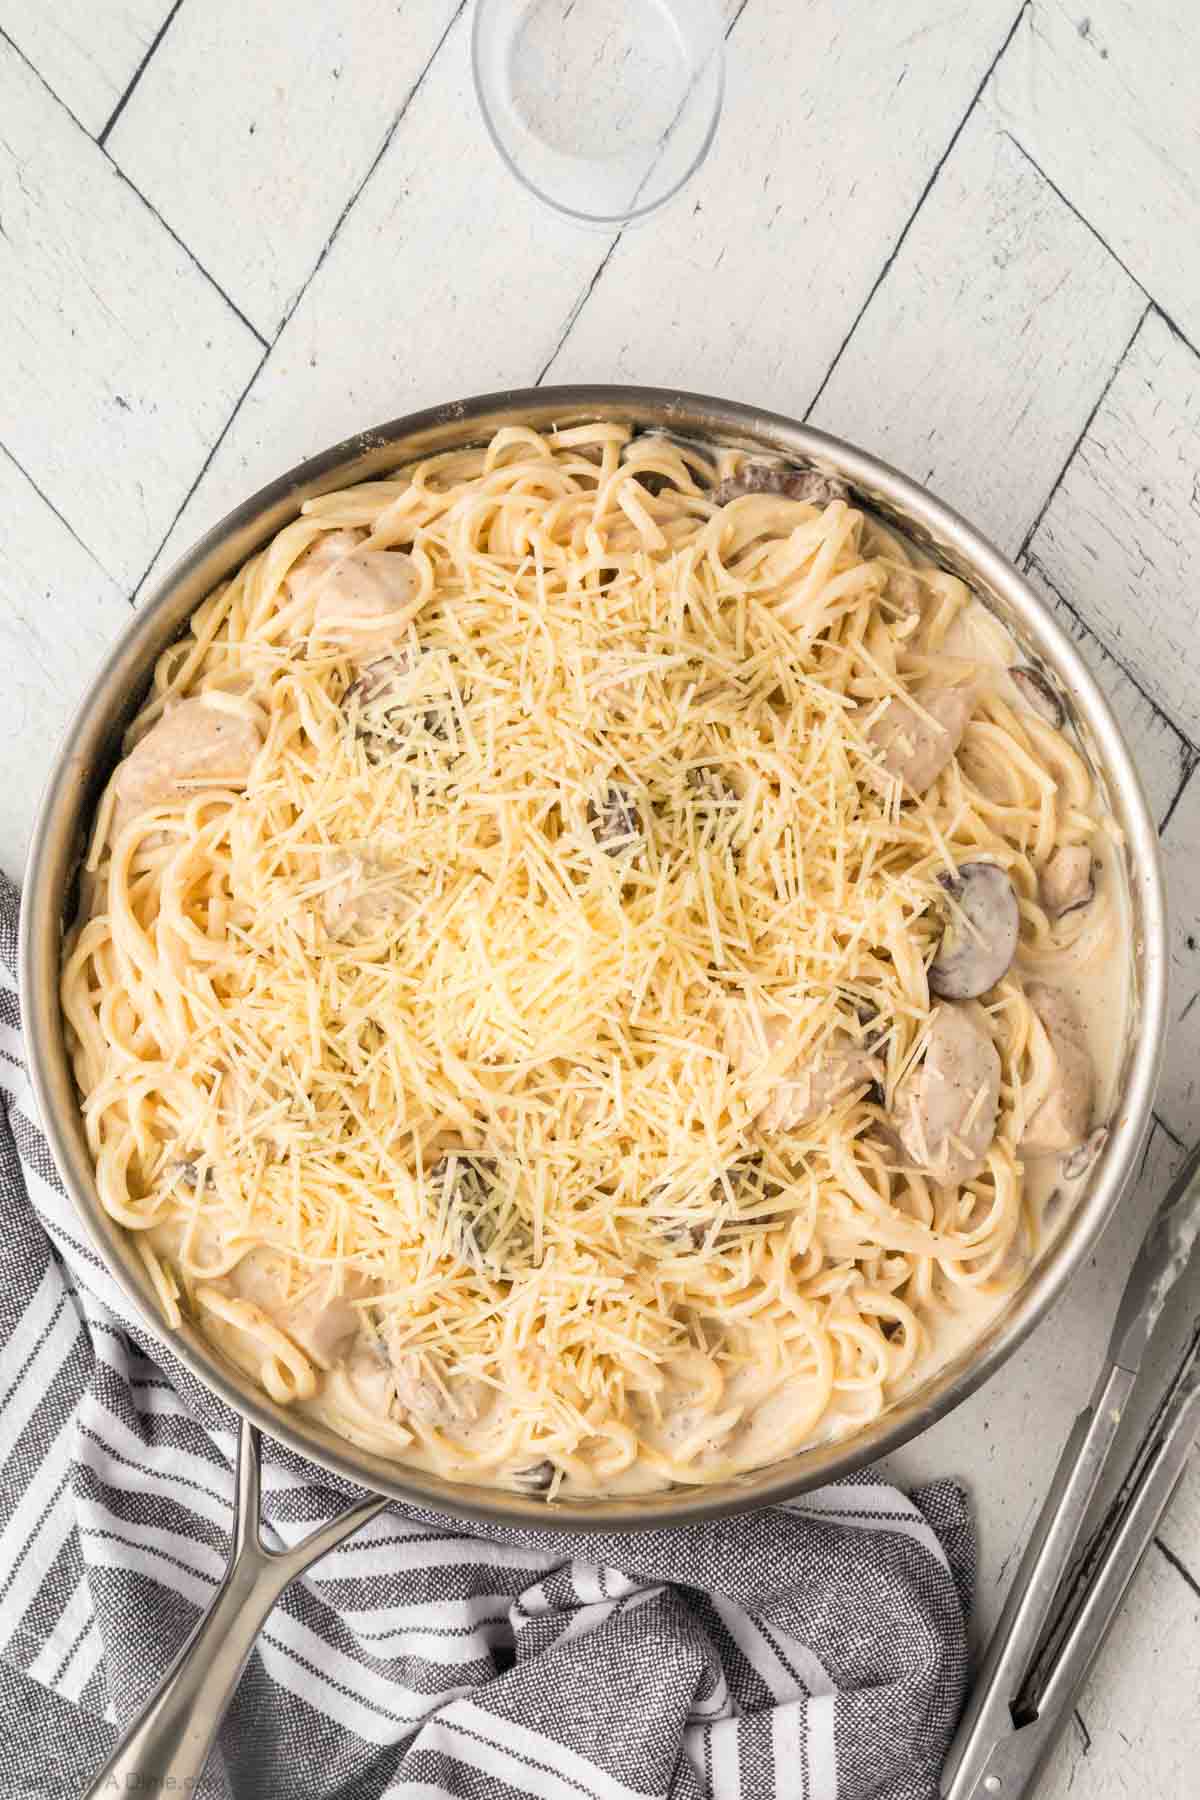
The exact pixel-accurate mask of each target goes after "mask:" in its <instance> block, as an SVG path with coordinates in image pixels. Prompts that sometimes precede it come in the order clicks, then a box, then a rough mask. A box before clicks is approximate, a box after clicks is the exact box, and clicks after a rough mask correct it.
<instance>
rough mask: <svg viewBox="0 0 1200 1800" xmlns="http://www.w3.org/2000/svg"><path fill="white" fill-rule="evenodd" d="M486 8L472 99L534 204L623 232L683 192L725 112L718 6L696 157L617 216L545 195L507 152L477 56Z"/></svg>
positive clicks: (475, 32) (483, 6)
mask: <svg viewBox="0 0 1200 1800" xmlns="http://www.w3.org/2000/svg"><path fill="white" fill-rule="evenodd" d="M488 6H489V0H478V3H477V5H476V7H475V14H474V17H473V19H472V21H471V81H472V84H473V86H474V88H475V99H476V102H477V103H478V106H479V113H480V117H481V118H482V120H483V124H484V129H485V130H486V132H487V134H488V137H489V138H490V139H491V142H492V145H493V147H494V148H495V150H496V153H497V155H498V156H499V157H500V160H501V162H502V163H503V164H504V166H505V168H506V169H507V170H508V171H509V173H510V174H512V175H514V176H515V177H516V179H517V181H518V182H519V183H520V185H521V186H522V187H523V188H524V189H525V191H526V193H528V194H532V195H533V196H534V198H535V199H536V200H540V201H541V203H542V205H543V206H548V207H549V208H550V210H551V212H555V213H557V214H558V216H559V217H560V218H563V219H570V220H572V221H573V222H574V223H576V224H579V225H602V226H603V225H607V226H616V227H619V228H623V227H624V226H626V225H632V224H634V223H636V222H637V221H638V220H639V219H647V218H649V217H650V215H651V214H652V213H656V212H658V211H659V209H660V208H661V207H664V206H666V205H667V203H668V201H670V200H673V199H674V198H675V196H676V194H678V193H679V192H680V190H681V189H682V188H684V187H686V186H687V184H688V182H689V181H690V180H691V179H692V176H693V175H694V174H695V173H696V171H697V169H699V168H700V167H701V165H702V164H703V163H704V162H705V160H706V159H707V157H708V153H709V151H710V150H711V149H712V146H713V140H714V138H715V137H716V135H717V127H718V126H719V124H720V123H721V114H722V112H723V111H724V106H725V26H724V22H723V20H722V17H721V12H720V8H719V7H718V6H716V5H714V6H713V20H714V26H715V30H714V41H713V47H712V51H711V52H710V54H711V55H712V56H714V57H715V58H716V63H717V68H716V93H715V95H714V97H713V105H712V113H711V117H710V118H709V121H708V124H707V125H706V127H705V131H704V136H703V138H702V139H701V140H700V144H699V146H698V148H697V150H696V153H695V155H694V156H693V157H692V159H691V161H690V162H689V163H688V165H687V167H686V169H684V171H683V173H682V174H681V175H680V176H679V177H678V178H677V179H676V180H675V181H673V182H672V183H671V186H670V187H669V188H667V189H666V191H665V192H664V193H662V194H659V195H658V196H657V197H656V198H655V199H653V200H650V201H648V202H647V203H646V205H645V206H631V207H628V208H625V209H624V210H623V211H620V212H587V211H584V210H583V209H582V208H581V207H577V206H569V205H568V204H567V203H566V202H565V201H563V200H557V199H555V197H554V195H553V194H550V193H547V191H546V189H545V188H543V187H540V186H539V185H538V183H537V182H536V181H533V180H531V179H530V177H529V176H528V175H527V174H526V173H525V171H524V170H523V169H522V168H521V166H520V164H519V163H518V162H517V161H516V159H515V157H514V156H513V155H512V154H511V152H510V151H509V149H508V148H507V146H506V144H505V143H504V140H503V138H502V137H501V135H500V133H499V131H498V129H497V127H496V121H495V118H494V116H493V113H492V109H491V107H490V106H489V104H488V98H487V92H486V90H485V86H484V81H483V76H482V73H481V63H482V58H481V55H480V38H481V33H482V27H481V24H480V21H481V20H482V19H483V18H484V16H485V14H486V13H487V11H488Z"/></svg>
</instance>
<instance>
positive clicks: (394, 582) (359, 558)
mask: <svg viewBox="0 0 1200 1800" xmlns="http://www.w3.org/2000/svg"><path fill="white" fill-rule="evenodd" d="M419 586H420V582H419V579H418V576H417V570H416V565H415V563H414V562H413V560H412V557H411V556H406V555H405V553H404V551H403V550H352V551H350V553H349V554H348V555H346V556H341V557H339V558H338V560H337V561H336V562H335V563H334V564H333V565H332V567H331V568H330V569H329V570H328V572H327V573H326V574H325V576H324V578H323V580H322V581H321V584H320V587H319V588H318V590H317V602H316V608H315V611H314V613H313V624H312V631H311V632H310V634H309V642H310V644H311V645H312V646H313V648H314V649H316V650H323V649H336V650H343V651H345V653H346V656H347V658H348V660H349V661H350V662H353V663H359V664H362V663H370V662H373V661H374V660H375V659H376V658H377V657H382V656H385V655H386V654H387V652H388V651H389V650H392V649H394V647H395V645H396V643H397V642H398V640H399V639H400V638H401V637H402V636H403V635H404V632H405V630H406V628H407V626H408V624H409V622H410V620H411V619H412V617H413V613H414V603H415V601H416V596H417V592H418V589H419Z"/></svg>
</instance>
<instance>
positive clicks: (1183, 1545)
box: [1158, 1308, 1200, 1588]
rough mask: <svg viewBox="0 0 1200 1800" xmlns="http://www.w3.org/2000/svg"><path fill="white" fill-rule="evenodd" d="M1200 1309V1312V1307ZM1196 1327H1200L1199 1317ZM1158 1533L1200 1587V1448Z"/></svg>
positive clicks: (1193, 1456)
mask: <svg viewBox="0 0 1200 1800" xmlns="http://www.w3.org/2000/svg"><path fill="white" fill-rule="evenodd" d="M1197 1311H1198V1312H1200V1308H1197ZM1197 1327H1198V1328H1200V1318H1198V1319H1197ZM1158 1536H1159V1541H1160V1542H1161V1543H1162V1544H1164V1545H1165V1546H1166V1548H1167V1549H1168V1550H1169V1551H1170V1553H1171V1555H1172V1556H1173V1557H1175V1558H1176V1560H1177V1561H1178V1562H1179V1563H1181V1564H1182V1565H1183V1568H1184V1570H1185V1572H1186V1574H1187V1575H1188V1576H1190V1578H1191V1579H1192V1580H1193V1581H1195V1582H1196V1584H1197V1587H1198V1588H1200V1557H1198V1556H1197V1555H1196V1546H1197V1545H1198V1544H1200V1449H1197V1450H1193V1452H1192V1458H1191V1461H1190V1462H1189V1464H1188V1466H1187V1468H1186V1469H1185V1470H1184V1472H1183V1480H1182V1481H1181V1482H1180V1483H1179V1486H1178V1487H1177V1488H1176V1490H1175V1498H1174V1499H1173V1500H1172V1502H1171V1510H1170V1512H1169V1513H1168V1514H1167V1516H1166V1518H1165V1519H1164V1520H1163V1523H1162V1529H1161V1530H1160V1532H1159V1534H1158Z"/></svg>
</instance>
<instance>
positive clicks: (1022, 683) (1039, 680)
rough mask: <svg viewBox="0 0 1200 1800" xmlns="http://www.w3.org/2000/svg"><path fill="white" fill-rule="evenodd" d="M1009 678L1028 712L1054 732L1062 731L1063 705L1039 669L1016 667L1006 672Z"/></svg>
mask: <svg viewBox="0 0 1200 1800" xmlns="http://www.w3.org/2000/svg"><path fill="white" fill-rule="evenodd" d="M1008 673H1009V678H1010V680H1011V681H1012V683H1013V686H1014V687H1015V688H1016V690H1017V692H1018V693H1019V694H1020V696H1021V698H1022V700H1023V701H1024V702H1025V704H1026V706H1027V707H1028V708H1029V710H1030V712H1032V713H1036V714H1037V716H1038V718H1039V719H1043V720H1044V721H1045V723H1046V724H1047V725H1053V727H1054V729H1055V730H1056V731H1061V730H1062V723H1063V718H1064V716H1065V715H1064V712H1063V703H1062V701H1061V700H1060V699H1059V697H1058V695H1057V694H1056V693H1055V691H1054V689H1053V687H1052V686H1051V685H1050V681H1049V678H1048V677H1047V676H1045V675H1043V674H1042V672H1041V670H1040V669H1031V668H1028V667H1017V668H1015V669H1010V670H1009V671H1008Z"/></svg>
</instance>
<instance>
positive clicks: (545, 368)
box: [533, 0, 750, 387]
mask: <svg viewBox="0 0 1200 1800" xmlns="http://www.w3.org/2000/svg"><path fill="white" fill-rule="evenodd" d="M749 4H750V0H742V4H741V5H740V6H739V7H738V9H737V11H736V12H735V13H734V15H733V17H732V19H730V21H729V23H728V25H727V26H726V27H725V42H726V43H728V42H729V40H730V38H731V37H732V36H733V31H734V27H735V26H736V24H737V22H738V20H739V19H740V18H741V16H742V14H743V13H744V12H745V10H746V8H747V7H748V6H749ZM625 229H626V228H625V226H624V225H622V227H621V229H620V230H619V231H618V232H617V234H616V236H615V237H614V238H613V241H612V243H611V244H610V245H609V246H608V249H607V250H606V251H605V252H604V255H603V256H602V257H601V259H600V261H599V263H598V264H597V266H596V269H595V271H594V272H593V274H592V277H591V279H590V281H589V282H588V284H587V286H586V287H585V288H584V289H583V291H582V293H581V294H580V296H579V298H578V299H577V300H576V302H575V304H574V306H572V308H571V310H570V312H569V313H568V314H567V322H566V324H565V325H564V326H563V329H562V336H561V337H560V338H559V340H558V342H557V343H556V344H555V346H554V348H553V350H552V351H551V352H550V354H549V356H548V357H547V358H546V361H545V362H544V363H543V364H542V368H541V373H540V374H539V375H538V377H537V379H536V381H535V382H534V384H533V385H534V387H541V385H542V383H543V381H545V379H546V377H547V375H548V374H549V373H550V371H551V369H552V368H553V367H554V364H555V363H556V362H557V361H558V359H559V356H560V355H561V354H562V350H563V346H564V345H565V344H566V341H567V339H568V338H569V337H570V335H571V333H572V332H573V331H574V329H575V326H576V323H577V322H578V319H579V315H580V313H582V311H583V309H584V307H585V306H586V305H587V303H588V301H589V300H590V299H591V297H592V295H593V293H594V292H595V291H596V287H597V284H598V283H599V280H600V277H601V276H602V275H603V273H604V271H605V269H607V267H608V265H609V263H610V262H611V261H612V256H613V252H614V250H615V249H616V248H617V245H618V244H619V243H620V242H621V239H622V238H623V237H624V236H625Z"/></svg>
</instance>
